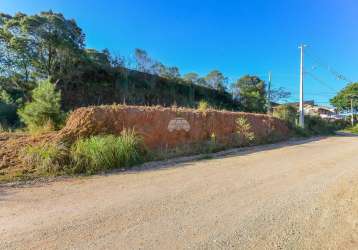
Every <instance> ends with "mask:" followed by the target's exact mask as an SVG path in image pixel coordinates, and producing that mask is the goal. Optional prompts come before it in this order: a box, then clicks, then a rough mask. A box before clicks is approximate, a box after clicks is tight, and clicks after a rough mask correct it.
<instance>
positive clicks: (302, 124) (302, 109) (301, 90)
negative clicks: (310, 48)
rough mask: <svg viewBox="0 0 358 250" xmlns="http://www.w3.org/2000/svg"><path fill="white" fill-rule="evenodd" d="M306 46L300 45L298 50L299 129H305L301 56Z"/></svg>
mask: <svg viewBox="0 0 358 250" xmlns="http://www.w3.org/2000/svg"><path fill="white" fill-rule="evenodd" d="M305 47H306V45H304V44H301V45H300V46H299V47H298V48H299V49H300V50H301V64H300V110H299V111H300V120H299V125H300V127H301V128H304V127H305V111H304V107H303V54H304V48H305Z"/></svg>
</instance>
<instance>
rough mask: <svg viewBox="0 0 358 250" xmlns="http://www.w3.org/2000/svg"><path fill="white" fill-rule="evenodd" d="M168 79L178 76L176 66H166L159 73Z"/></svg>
mask: <svg viewBox="0 0 358 250" xmlns="http://www.w3.org/2000/svg"><path fill="white" fill-rule="evenodd" d="M161 76H163V77H166V78H169V79H177V78H179V77H180V72H179V68H178V67H167V68H165V71H164V74H163V75H161Z"/></svg>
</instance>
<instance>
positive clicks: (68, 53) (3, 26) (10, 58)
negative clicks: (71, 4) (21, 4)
mask: <svg viewBox="0 0 358 250" xmlns="http://www.w3.org/2000/svg"><path fill="white" fill-rule="evenodd" d="M84 39H85V35H84V34H83V33H82V30H81V29H80V28H79V27H78V26H77V24H76V22H75V21H74V20H69V19H66V18H65V17H64V16H63V15H62V14H60V13H54V12H52V11H48V12H41V13H40V14H38V15H26V14H23V13H17V14H16V15H14V16H10V15H6V14H0V50H1V51H3V52H4V55H5V58H6V60H5V62H3V64H5V66H7V70H8V72H11V71H12V72H13V73H14V74H15V73H18V74H20V73H21V74H22V75H23V78H24V79H23V80H24V81H25V82H27V81H29V79H30V78H31V77H35V76H38V75H39V76H40V77H53V76H54V75H56V74H59V73H63V72H66V70H67V69H68V66H69V65H70V64H73V63H74V61H76V60H77V59H78V57H79V54H81V52H82V50H83V48H84ZM10 69H11V70H10Z"/></svg>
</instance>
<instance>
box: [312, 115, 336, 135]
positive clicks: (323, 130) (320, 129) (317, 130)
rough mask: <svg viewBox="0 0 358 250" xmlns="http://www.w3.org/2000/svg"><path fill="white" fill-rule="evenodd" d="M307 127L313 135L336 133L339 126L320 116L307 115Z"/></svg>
mask: <svg viewBox="0 0 358 250" xmlns="http://www.w3.org/2000/svg"><path fill="white" fill-rule="evenodd" d="M305 129H306V130H307V131H308V132H309V133H310V134H312V135H329V134H334V132H335V131H337V130H338V129H339V128H338V127H337V126H336V125H335V123H334V122H330V121H327V120H324V119H322V118H321V117H319V116H305Z"/></svg>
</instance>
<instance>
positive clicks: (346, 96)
mask: <svg viewBox="0 0 358 250" xmlns="http://www.w3.org/2000/svg"><path fill="white" fill-rule="evenodd" d="M352 98H353V102H354V103H353V104H354V107H355V110H358V101H357V99H358V83H357V82H356V83H351V84H349V85H347V86H346V87H345V88H344V89H342V90H341V91H340V92H339V93H338V94H337V95H336V96H335V97H333V98H332V99H331V100H330V102H331V104H332V105H333V106H334V107H336V108H337V109H338V110H339V111H348V110H350V109H351V99H352Z"/></svg>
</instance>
